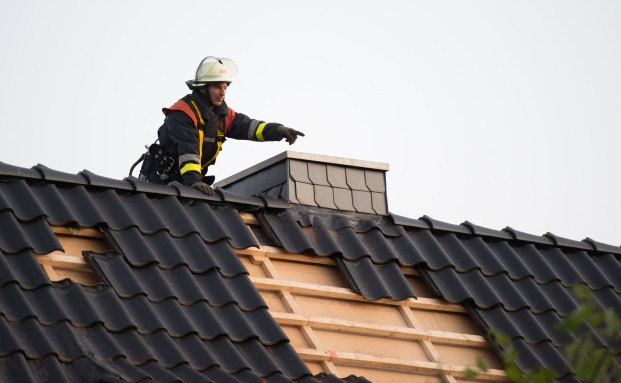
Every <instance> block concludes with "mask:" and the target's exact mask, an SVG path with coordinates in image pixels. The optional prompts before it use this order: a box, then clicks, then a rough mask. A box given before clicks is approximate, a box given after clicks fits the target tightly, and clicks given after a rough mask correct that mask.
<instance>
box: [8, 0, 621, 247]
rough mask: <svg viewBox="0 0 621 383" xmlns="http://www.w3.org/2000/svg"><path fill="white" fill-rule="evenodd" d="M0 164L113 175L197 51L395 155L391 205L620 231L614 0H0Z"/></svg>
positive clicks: (365, 155) (249, 83) (305, 143)
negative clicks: (225, 60) (231, 63)
mask: <svg viewBox="0 0 621 383" xmlns="http://www.w3.org/2000/svg"><path fill="white" fill-rule="evenodd" d="M0 19H1V21H2V22H1V23H0V49H1V52H2V53H1V56H0V57H1V58H0V129H1V131H2V136H1V139H0V161H2V162H5V163H9V164H12V165H17V166H22V167H28V168H29V167H31V166H34V165H36V164H38V163H41V164H43V165H45V166H48V167H51V168H54V169H57V170H60V171H64V172H69V173H77V172H79V171H81V170H83V169H88V170H90V171H92V172H94V173H97V174H100V175H103V176H107V177H112V178H116V179H122V178H124V177H125V176H127V173H128V170H129V167H130V165H131V164H132V163H133V162H134V160H136V158H137V157H138V156H139V155H140V154H141V153H142V151H143V149H144V145H145V144H150V143H152V142H153V141H154V140H155V138H156V131H157V128H158V127H159V126H160V125H161V123H162V120H163V115H162V113H161V108H162V107H165V106H170V105H171V104H172V103H174V102H175V101H176V100H177V99H179V98H181V97H182V96H183V95H185V94H186V93H187V88H186V87H185V84H184V81H185V80H188V79H190V78H192V77H193V76H194V71H195V69H196V66H197V65H198V63H199V62H200V60H201V59H202V58H203V57H204V56H208V55H215V56H221V57H229V58H231V59H233V60H234V61H235V62H236V63H237V65H238V67H239V75H238V76H237V78H236V80H235V81H234V82H233V84H232V85H231V87H230V88H229V92H228V94H227V102H228V104H229V106H231V107H232V108H234V109H235V110H236V111H238V112H242V113H245V114H247V115H249V116H251V117H253V118H258V119H263V120H269V121H276V122H280V123H283V124H285V125H288V126H290V127H293V128H295V129H298V130H301V131H303V132H304V133H306V137H304V138H301V139H300V140H298V142H297V143H296V144H295V145H293V146H291V147H288V145H286V143H285V142H284V141H283V142H279V143H264V144H261V143H251V142H242V141H234V140H229V141H227V142H226V144H225V145H224V150H223V152H222V154H221V155H220V156H219V158H218V163H217V165H216V166H213V167H211V168H210V171H211V173H213V174H215V175H216V177H217V179H223V178H225V177H228V176H230V175H232V174H234V173H236V172H238V171H240V170H243V169H245V168H247V167H249V166H251V165H253V164H255V163H257V162H260V161H262V160H265V159H267V158H270V157H272V156H274V155H276V154H278V153H281V152H282V151H284V150H287V149H291V150H295V151H301V152H308V153H316V154H325V155H330V156H337V157H345V158H354V159H362V160H369V161H377V162H386V163H389V164H390V171H389V172H388V173H387V187H388V207H389V209H390V211H392V212H393V213H395V214H399V215H403V216H408V217H411V218H418V217H420V216H423V215H425V214H426V215H428V216H430V217H432V218H435V219H438V220H443V221H447V222H450V223H455V224H459V223H461V222H463V221H465V220H468V221H471V222H473V223H475V224H478V225H482V226H487V227H490V228H493V229H502V228H503V227H506V226H511V227H513V228H514V229H516V230H520V231H525V232H528V233H532V234H544V233H546V232H552V233H554V234H556V235H559V236H562V237H567V238H571V239H575V240H581V239H583V238H585V237H591V238H593V239H595V240H597V241H600V242H605V243H610V244H614V245H620V244H621V224H620V219H621V202H620V196H621V151H620V150H619V143H620V141H621V70H620V68H621V49H620V48H621V2H620V1H586V0H584V1H571V0H558V1H541V0H537V1H523V0H520V1H499V0H490V1H463V0H456V1H435V0H434V1H411V0H410V1H391V0H381V1H360V0H358V1H335V0H329V1H323V0H319V1H318V0H313V1H271V0H262V1H231V0H227V1H152V0H151V1H127V0H124V1H117V0H105V1H103V0H102V1H78V0H75V1H58V0H55V1H47V0H46V1H43V0H41V1H30V0H20V1H3V5H2V14H1V16H0Z"/></svg>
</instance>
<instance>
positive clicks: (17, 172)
mask: <svg viewBox="0 0 621 383" xmlns="http://www.w3.org/2000/svg"><path fill="white" fill-rule="evenodd" d="M0 176H5V177H17V178H34V179H41V178H43V177H42V176H41V173H40V172H38V171H37V170H35V169H26V168H20V167H19V166H14V165H10V164H7V163H4V162H2V161H0Z"/></svg>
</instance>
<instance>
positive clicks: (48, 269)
mask: <svg viewBox="0 0 621 383" xmlns="http://www.w3.org/2000/svg"><path fill="white" fill-rule="evenodd" d="M41 266H43V270H45V272H46V273H47V276H48V278H50V281H58V280H60V279H62V278H61V277H60V276H59V275H58V274H56V270H54V268H53V267H52V265H50V264H41Z"/></svg>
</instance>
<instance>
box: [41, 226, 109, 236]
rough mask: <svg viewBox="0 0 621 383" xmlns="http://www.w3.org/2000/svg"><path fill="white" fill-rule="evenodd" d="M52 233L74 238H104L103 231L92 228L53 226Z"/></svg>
mask: <svg viewBox="0 0 621 383" xmlns="http://www.w3.org/2000/svg"><path fill="white" fill-rule="evenodd" d="M52 232H54V233H55V234H61V235H68V236H72V237H87V238H103V233H102V232H101V231H99V230H98V229H93V228H90V227H80V228H77V229H76V228H69V227H62V226H52Z"/></svg>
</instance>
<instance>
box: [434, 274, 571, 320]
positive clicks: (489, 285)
mask: <svg viewBox="0 0 621 383" xmlns="http://www.w3.org/2000/svg"><path fill="white" fill-rule="evenodd" d="M423 272H424V273H426V274H427V275H428V276H429V278H430V280H431V281H433V283H434V286H435V288H436V289H437V291H439V292H441V295H442V296H443V297H444V298H445V299H447V300H448V301H449V302H453V303H461V302H466V301H473V302H474V304H475V305H476V307H478V308H481V309H488V308H493V307H495V306H499V305H500V306H502V307H504V308H505V310H507V311H517V310H519V309H522V308H529V309H530V310H531V311H533V312H534V313H544V312H546V311H550V310H554V311H556V312H557V313H558V314H559V315H560V316H567V315H569V314H570V313H571V312H572V311H573V310H574V309H576V307H577V304H576V301H575V299H574V298H573V297H572V295H571V292H570V291H569V289H568V288H566V287H563V286H562V285H561V284H560V283H559V282H558V281H553V282H549V283H546V284H542V285H539V284H537V283H536V282H535V280H534V279H533V278H530V277H527V278H523V279H519V280H517V281H512V280H511V279H509V278H508V276H507V275H506V274H504V273H503V274H497V275H494V276H485V275H483V274H482V273H481V272H480V271H479V270H471V271H468V272H457V271H456V270H455V269H453V268H452V267H447V268H445V269H442V270H439V271H432V270H424V271H423Z"/></svg>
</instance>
